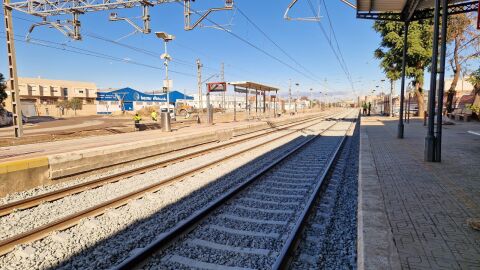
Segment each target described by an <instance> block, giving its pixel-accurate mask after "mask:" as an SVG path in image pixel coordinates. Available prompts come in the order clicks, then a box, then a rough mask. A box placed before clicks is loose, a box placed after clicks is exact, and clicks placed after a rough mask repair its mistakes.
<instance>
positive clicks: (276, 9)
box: [0, 0, 388, 97]
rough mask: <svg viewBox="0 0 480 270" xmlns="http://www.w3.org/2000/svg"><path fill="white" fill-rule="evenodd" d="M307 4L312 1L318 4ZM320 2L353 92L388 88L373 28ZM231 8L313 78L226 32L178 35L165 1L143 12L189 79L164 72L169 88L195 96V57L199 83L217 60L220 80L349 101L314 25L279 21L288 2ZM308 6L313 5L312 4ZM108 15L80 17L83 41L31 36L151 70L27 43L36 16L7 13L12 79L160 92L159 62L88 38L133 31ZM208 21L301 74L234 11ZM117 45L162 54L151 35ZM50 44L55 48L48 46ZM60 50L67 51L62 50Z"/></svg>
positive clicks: (136, 11)
mask: <svg viewBox="0 0 480 270" xmlns="http://www.w3.org/2000/svg"><path fill="white" fill-rule="evenodd" d="M305 2H306V1H302V0H300V1H299V4H298V6H296V8H295V9H294V10H292V13H291V16H312V14H311V12H310V9H309V8H308V6H307V5H306V4H305ZM312 2H313V3H317V0H313V1H312ZM326 3H327V7H328V11H329V14H330V17H331V20H332V23H333V27H334V30H335V33H336V37H337V39H338V43H339V47H340V49H341V52H342V54H343V57H344V60H345V62H346V64H347V66H348V69H349V71H350V73H351V77H352V79H353V81H354V82H355V84H354V85H355V89H356V91H357V93H366V92H368V91H370V90H371V89H374V88H375V86H376V85H379V86H380V89H382V88H383V89H385V90H386V89H388V85H387V83H381V82H380V80H381V79H383V74H382V72H381V70H380V69H379V68H378V61H377V60H375V59H373V51H374V50H375V49H376V48H377V47H378V44H379V36H378V35H377V34H376V33H375V32H374V31H373V30H372V23H373V22H372V21H367V20H358V19H356V18H355V11H354V10H353V9H351V8H350V7H348V6H346V5H345V4H343V3H341V2H340V1H333V0H327V1H326ZM222 4H223V2H222V1H220V0H205V1H196V2H195V3H193V4H192V8H194V9H196V10H205V9H207V8H208V7H214V6H219V5H222ZM235 4H236V5H237V6H238V7H239V8H240V9H241V10H242V11H243V12H244V13H245V14H246V15H247V16H248V17H249V18H250V19H251V20H252V21H254V22H255V23H256V24H257V25H258V26H259V27H260V28H261V29H263V30H264V31H265V32H266V33H267V34H268V35H269V37H270V38H271V39H273V40H274V41H275V42H276V43H277V44H278V45H280V47H282V48H283V49H284V50H285V51H286V52H288V53H289V54H290V55H291V56H292V57H294V58H295V59H296V60H297V61H298V62H300V63H301V64H302V65H303V66H304V67H305V68H306V69H307V70H308V71H309V72H311V73H313V74H314V75H315V80H312V79H309V78H307V77H305V76H303V75H301V74H299V73H297V72H295V71H294V70H292V69H290V68H288V67H286V66H285V65H282V64H280V63H279V62H277V61H275V60H274V59H272V58H270V57H268V56H266V55H265V54H263V53H261V52H260V51H258V50H256V49H254V48H252V47H250V46H249V45H247V44H245V43H244V42H242V41H240V40H238V39H236V38H234V37H232V36H231V35H229V34H228V33H226V32H225V31H221V30H216V29H212V28H198V29H195V30H193V31H184V30H183V8H182V6H181V5H179V4H177V3H170V4H162V5H159V6H156V7H154V8H152V9H151V11H150V14H151V18H152V22H151V28H152V32H155V31H166V32H169V33H171V34H174V35H175V36H176V40H175V41H173V42H171V43H169V53H170V55H171V56H172V57H173V59H174V60H176V61H179V62H181V63H186V64H180V63H178V62H174V63H171V64H170V68H171V69H172V70H174V71H178V72H182V73H186V74H189V75H190V76H185V75H182V74H176V73H172V74H170V77H171V78H173V80H174V88H175V89H178V90H181V91H183V90H186V92H187V93H196V91H197V86H196V85H197V80H196V77H195V76H196V68H195V60H196V59H197V58H200V59H201V61H202V62H203V64H204V65H205V68H204V70H203V78H204V79H205V78H208V77H209V76H210V75H212V74H218V73H219V71H220V65H221V62H225V79H226V80H227V81H243V80H248V81H258V82H264V83H267V84H271V85H275V86H279V87H280V88H281V92H283V93H286V92H287V89H288V82H289V79H292V82H293V83H294V84H295V83H299V85H300V86H299V88H298V89H299V90H300V92H308V89H310V88H313V89H314V93H315V94H317V93H318V92H320V91H322V92H326V93H331V94H332V95H334V94H338V95H340V94H341V95H342V96H345V95H347V96H350V97H352V95H351V93H352V89H351V87H350V85H349V83H348V80H347V79H346V76H345V74H344V73H343V71H342V69H341V68H340V65H339V63H338V62H337V59H336V58H335V56H334V54H333V52H332V50H331V49H330V47H329V45H328V42H327V41H326V39H325V37H324V36H323V35H322V32H321V31H320V28H319V27H318V25H317V24H316V23H313V22H298V21H296V22H289V21H285V20H284V19H283V13H284V12H285V8H286V7H287V5H288V4H289V1H288V0H275V1H273V0H264V1H253V0H237V1H235ZM317 4H318V3H317ZM315 8H318V6H317V5H316V6H315ZM116 12H117V13H118V14H119V16H122V17H126V16H128V17H136V16H140V15H141V10H140V8H133V9H124V10H117V11H116ZM109 13H110V12H92V13H88V14H85V15H81V17H80V19H81V23H82V34H83V40H82V41H72V40H69V39H68V38H66V37H65V36H63V35H62V34H61V33H60V32H58V31H56V30H54V29H49V28H46V27H43V28H37V29H35V31H34V32H33V33H32V35H31V37H32V38H36V39H42V40H47V41H53V42H58V43H65V44H66V45H68V46H75V47H77V48H82V49H85V50H91V51H95V52H98V53H103V54H106V55H109V56H114V57H117V58H120V59H130V60H132V61H135V62H139V63H142V64H146V65H149V66H154V67H158V68H157V69H155V68H149V67H144V66H137V65H132V64H128V63H125V62H116V61H112V60H106V59H100V58H95V57H90V56H85V55H79V54H75V53H70V52H67V51H62V50H57V49H51V48H47V47H43V46H38V45H36V44H33V43H26V42H24V40H25V38H24V36H25V34H26V33H27V31H28V28H29V27H30V25H31V22H29V21H26V20H34V21H39V19H38V18H36V17H34V16H31V15H27V14H23V13H20V12H15V11H14V16H15V17H14V27H15V34H16V35H17V36H16V38H17V39H18V41H17V42H16V48H17V63H18V71H19V76H23V77H37V76H40V77H42V78H51V79H66V80H79V81H92V82H95V83H96V84H97V86H98V87H99V88H108V87H113V88H116V87H126V86H129V87H132V88H135V89H138V90H141V91H148V90H152V89H158V88H160V87H161V84H162V80H163V79H164V76H165V75H164V70H163V65H162V62H161V60H160V58H159V57H157V56H152V55H151V54H148V53H147V54H145V53H141V52H140V51H139V50H138V49H129V48H125V47H121V46H118V45H115V44H112V43H109V42H105V41H101V40H98V39H94V38H92V37H91V36H92V35H97V36H101V37H103V38H106V39H110V40H117V39H119V38H121V37H123V36H125V35H128V34H129V33H131V32H132V31H133V28H132V27H131V26H129V25H128V24H127V23H126V22H109V21H108V15H109ZM320 15H321V16H323V17H322V24H323V25H324V27H325V29H327V32H328V33H327V34H329V35H331V32H330V30H329V28H328V21H327V18H326V13H325V9H324V8H323V6H321V7H320ZM24 19H26V20H24ZM211 19H212V20H214V21H215V22H217V23H219V24H226V23H229V22H230V21H232V22H233V25H232V26H231V28H230V29H231V30H232V31H233V33H235V34H236V35H238V36H240V37H242V38H243V39H245V40H248V41H249V42H251V43H252V44H255V45H256V46H258V47H259V48H261V49H263V50H265V51H268V52H269V53H271V54H272V55H274V56H275V57H277V58H279V59H281V60H282V61H283V62H285V63H288V64H289V65H291V66H293V67H295V68H296V69H298V70H301V71H303V69H302V68H300V67H298V66H297V65H296V64H295V63H294V62H293V61H292V60H290V59H289V58H288V57H286V56H285V55H284V54H283V53H282V52H281V51H280V50H279V49H278V48H276V47H275V46H274V45H272V44H271V43H270V42H269V41H268V40H267V39H266V38H265V37H264V36H262V34H261V33H260V32H258V31H257V30H256V29H255V27H254V26H253V25H251V24H250V23H249V22H248V21H247V20H246V19H245V18H244V17H243V16H242V15H241V14H240V13H239V12H236V13H235V12H220V13H217V14H215V15H214V16H212V17H211ZM206 23H208V22H206ZM3 29H4V28H3V25H2V30H0V31H1V32H0V36H1V37H2V39H3V38H4V30H3ZM22 41H23V42H22ZM37 42H38V41H37ZM120 42H121V43H124V44H127V45H130V46H134V47H136V48H140V49H143V50H146V51H148V52H153V53H157V54H158V56H159V55H160V54H161V53H162V52H163V44H162V42H161V41H160V40H159V39H157V38H156V37H155V35H154V34H150V35H143V34H135V35H132V36H129V37H128V38H124V39H122V40H121V41H120ZM54 46H61V45H58V44H54ZM0 47H1V48H0V59H2V61H1V63H0V72H2V73H4V74H5V73H6V71H7V60H6V59H7V58H6V48H5V42H0ZM65 48H67V49H68V47H65ZM214 80H216V79H214ZM296 91H297V89H296V88H294V93H295V92H296Z"/></svg>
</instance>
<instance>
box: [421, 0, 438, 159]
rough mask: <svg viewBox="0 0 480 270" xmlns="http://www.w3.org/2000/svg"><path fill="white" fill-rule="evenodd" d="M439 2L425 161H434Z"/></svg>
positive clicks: (435, 25) (435, 20)
mask: <svg viewBox="0 0 480 270" xmlns="http://www.w3.org/2000/svg"><path fill="white" fill-rule="evenodd" d="M439 17H440V0H435V11H434V19H433V21H434V23H433V52H432V65H431V66H432V70H431V75H430V92H429V93H428V124H427V125H428V126H427V130H428V131H427V136H426V137H425V155H424V159H425V161H430V162H433V161H435V136H434V131H435V92H436V91H437V60H438V38H439V33H438V32H439V29H438V28H439Z"/></svg>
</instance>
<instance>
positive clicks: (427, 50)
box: [373, 20, 433, 85]
mask: <svg viewBox="0 0 480 270" xmlns="http://www.w3.org/2000/svg"><path fill="white" fill-rule="evenodd" d="M373 29H374V30H375V31H377V32H378V33H380V36H381V37H382V41H381V42H380V47H379V48H378V49H377V50H375V53H374V56H375V57H376V58H377V59H380V60H381V63H380V66H381V67H382V68H383V71H384V73H385V75H386V76H387V78H388V79H390V80H394V81H395V80H398V79H399V78H400V75H401V71H402V58H403V43H404V42H403V41H404V40H403V34H404V24H403V23H400V22H393V21H376V22H375V23H374V25H373ZM432 29H433V28H432V23H431V21H430V20H425V21H416V22H411V23H410V26H409V31H408V49H407V63H406V64H407V67H406V70H405V72H406V76H407V77H409V78H412V79H413V80H414V81H415V83H418V84H419V85H423V81H424V74H425V68H427V67H428V66H429V65H430V62H431V58H432V42H433V32H432Z"/></svg>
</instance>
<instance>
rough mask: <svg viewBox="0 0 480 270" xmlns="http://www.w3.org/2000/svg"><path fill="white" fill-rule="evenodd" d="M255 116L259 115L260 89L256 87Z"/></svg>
mask: <svg viewBox="0 0 480 270" xmlns="http://www.w3.org/2000/svg"><path fill="white" fill-rule="evenodd" d="M255 117H258V91H257V89H255Z"/></svg>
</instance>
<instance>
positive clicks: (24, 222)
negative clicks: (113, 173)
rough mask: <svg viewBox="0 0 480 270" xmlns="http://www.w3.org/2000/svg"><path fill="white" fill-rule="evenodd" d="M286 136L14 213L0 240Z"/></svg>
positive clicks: (2, 224) (1, 226)
mask: <svg viewBox="0 0 480 270" xmlns="http://www.w3.org/2000/svg"><path fill="white" fill-rule="evenodd" d="M302 126H303V125H302ZM286 132H288V131H280V132H278V133H275V134H269V135H266V136H265V137H260V138H258V139H254V140H252V141H247V142H245V143H242V144H240V145H236V146H233V147H228V148H225V149H221V150H219V151H215V152H212V153H209V154H206V155H203V156H200V157H196V158H193V159H189V160H185V161H182V162H178V163H175V164H171V165H169V166H167V167H164V168H160V169H156V170H153V171H150V172H147V173H144V174H141V175H137V176H133V177H130V178H126V179H124V180H121V181H118V182H114V183H110V184H107V185H104V186H101V187H98V188H95V189H91V190H88V191H85V192H81V193H78V194H74V195H71V196H67V197H65V198H62V199H59V200H56V201H53V202H45V203H43V204H41V205H39V206H37V207H34V208H30V209H26V210H21V211H16V212H14V213H12V214H10V215H8V216H4V217H0V240H2V239H5V238H8V237H11V236H14V235H16V234H19V233H22V232H25V231H27V230H31V229H33V228H36V227H39V226H41V225H44V224H47V223H49V222H52V221H54V220H57V219H59V218H62V217H65V216H67V215H70V214H73V213H76V212H78V211H81V210H83V209H86V208H88V207H92V206H95V205H97V204H100V203H102V202H105V201H107V200H111V199H114V198H116V197H119V196H121V195H124V194H127V193H129V192H132V191H134V190H138V189H140V188H143V187H146V186H148V185H151V184H154V183H157V182H161V181H162V180H164V179H166V178H168V177H170V176H172V175H175V174H177V173H178V172H181V171H185V170H187V169H190V168H192V167H197V166H201V165H203V164H207V163H209V162H211V161H212V160H222V159H223V158H224V157H226V156H227V155H229V154H231V153H232V151H235V152H237V151H241V150H243V149H247V148H249V147H252V146H255V145H261V144H264V143H266V142H268V141H270V140H272V139H273V138H277V137H279V136H281V135H283V134H285V133H286ZM297 136H298V135H297Z"/></svg>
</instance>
